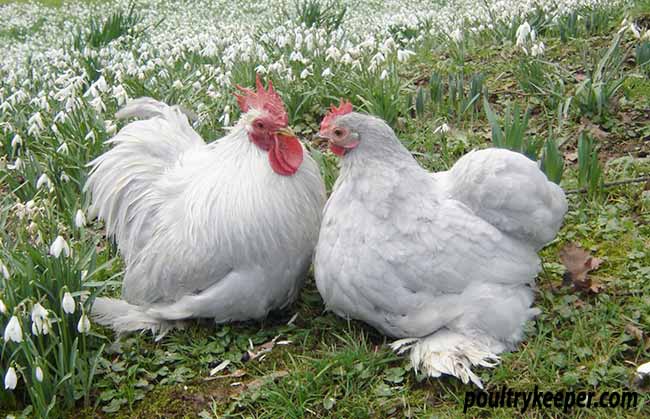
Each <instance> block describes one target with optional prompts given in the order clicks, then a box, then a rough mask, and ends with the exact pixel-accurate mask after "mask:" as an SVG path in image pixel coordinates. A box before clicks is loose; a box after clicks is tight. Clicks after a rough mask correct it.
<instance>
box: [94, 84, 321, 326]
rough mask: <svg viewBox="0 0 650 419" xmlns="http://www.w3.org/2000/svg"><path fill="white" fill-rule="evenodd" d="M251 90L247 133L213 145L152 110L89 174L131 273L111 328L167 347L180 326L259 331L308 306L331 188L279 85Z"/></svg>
mask: <svg viewBox="0 0 650 419" xmlns="http://www.w3.org/2000/svg"><path fill="white" fill-rule="evenodd" d="M239 89H240V90H241V91H242V94H241V95H239V96H238V97H237V100H238V103H239V106H240V108H241V110H242V116H241V118H240V120H239V122H238V123H237V124H236V126H235V127H233V128H232V129H231V130H230V132H229V133H228V135H226V136H225V137H224V138H222V139H220V140H218V141H215V142H212V143H209V144H206V143H205V142H204V141H203V140H202V139H201V137H200V136H199V135H198V134H197V133H196V132H195V131H194V130H193V129H192V127H191V126H190V125H189V123H188V120H187V118H186V116H185V115H184V114H183V113H182V112H181V110H180V108H178V107H177V106H172V107H170V106H167V105H165V104H164V103H160V102H157V101H155V100H153V99H150V98H141V99H137V100H134V101H132V102H131V103H129V104H128V105H127V106H126V107H125V108H124V109H122V110H121V111H120V112H118V114H117V116H118V117H119V118H128V117H140V118H145V119H144V120H139V121H134V122H131V123H130V124H128V125H127V126H125V127H124V128H123V129H122V130H121V131H120V132H119V133H118V134H117V135H116V136H115V137H114V138H113V139H111V140H110V141H109V143H111V144H113V148H112V149H111V150H109V151H107V152H105V153H104V154H103V155H101V156H99V157H98V158H97V159H95V160H94V161H92V162H91V163H89V166H92V171H91V175H90V177H89V179H88V182H87V184H86V189H87V190H88V191H89V192H90V194H91V197H92V207H91V210H94V211H95V212H96V213H97V214H98V215H99V217H100V218H102V219H104V220H105V223H106V229H107V233H108V234H109V235H110V236H113V237H114V238H115V241H116V242H117V245H118V248H119V250H120V252H121V254H122V255H123V257H124V260H125V263H126V271H125V276H124V283H123V286H122V298H123V300H117V299H111V298H98V299H96V301H95V303H94V305H93V309H92V314H93V316H94V317H95V318H96V320H97V321H98V322H99V323H101V324H104V325H108V326H110V327H112V328H113V329H114V330H116V331H117V332H128V331H135V330H139V329H150V330H152V331H153V332H154V333H155V334H158V335H159V336H162V335H163V334H164V333H165V332H166V331H167V330H169V328H171V327H173V326H174V325H175V324H176V321H178V320H183V319H188V318H212V319H214V321H215V322H217V323H222V322H228V321H235V320H247V319H258V318H262V317H264V316H265V315H266V314H267V313H268V312H269V311H270V310H272V309H275V308H281V307H283V306H285V305H287V304H288V303H289V302H291V301H292V300H293V299H294V298H295V297H296V295H297V293H298V290H299V288H300V285H301V283H302V279H303V277H304V275H305V273H306V271H307V270H308V269H309V266H310V262H311V257H312V253H313V250H314V246H315V244H316V241H317V238H318V230H319V226H320V218H321V211H322V208H323V204H324V202H325V187H324V184H323V181H322V179H321V176H320V172H319V168H318V166H317V164H316V163H315V162H314V161H313V160H312V159H311V157H309V155H307V154H306V153H305V150H304V149H303V146H302V144H301V143H300V142H299V141H298V139H296V137H295V136H294V135H293V134H292V132H291V130H290V129H288V128H287V122H288V117H287V113H286V111H285V109H284V104H283V103H282V100H281V98H280V96H279V95H278V94H277V93H276V92H275V91H274V89H273V86H272V84H271V83H270V82H269V85H268V89H265V88H264V86H263V85H262V83H261V82H260V80H259V78H258V79H257V91H252V90H249V89H243V88H239Z"/></svg>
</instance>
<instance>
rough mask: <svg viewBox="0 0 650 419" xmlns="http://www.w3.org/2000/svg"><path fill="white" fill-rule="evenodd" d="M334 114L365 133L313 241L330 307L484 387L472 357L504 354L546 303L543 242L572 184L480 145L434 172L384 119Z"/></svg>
mask: <svg viewBox="0 0 650 419" xmlns="http://www.w3.org/2000/svg"><path fill="white" fill-rule="evenodd" d="M334 123H335V124H336V126H337V127H343V128H345V129H348V130H350V132H352V133H354V134H355V135H358V138H359V140H360V142H359V144H358V146H356V148H354V149H352V150H349V151H348V152H347V154H345V156H344V157H342V163H341V164H342V167H341V173H340V176H339V179H338V180H337V182H336V184H335V186H334V190H333V192H332V195H331V196H330V198H329V200H328V202H327V204H326V207H325V210H324V214H323V221H322V225H321V232H320V238H319V242H318V245H317V247H316V255H315V275H316V283H317V286H318V289H319V291H320V293H321V295H322V296H323V299H324V300H325V303H326V305H327V307H328V308H329V309H331V310H333V311H334V312H336V313H337V314H339V315H341V316H345V317H351V318H355V319H359V320H363V321H365V322H367V323H369V324H371V325H372V326H374V327H376V328H377V329H379V330H380V331H382V332H383V333H385V334H387V335H389V336H393V337H397V338H405V339H403V340H400V341H397V342H395V343H394V345H393V347H394V348H395V349H396V350H398V351H400V352H404V351H408V350H410V352H411V360H412V362H413V365H414V367H415V368H417V369H421V370H423V371H424V372H425V373H427V374H428V375H431V376H439V375H440V374H441V373H446V374H452V375H455V376H457V377H459V378H461V379H462V380H463V381H464V382H467V381H468V380H471V381H473V382H474V383H476V384H477V385H479V386H480V385H481V382H480V380H479V379H478V377H477V376H476V375H474V373H473V372H472V371H471V366H472V365H484V366H490V365H494V363H495V362H498V354H499V353H500V352H503V351H504V350H508V349H512V348H514V346H515V344H516V343H517V342H519V341H520V340H521V339H522V326H523V324H524V322H525V321H526V320H529V319H531V318H533V316H534V315H535V314H536V313H537V312H538V311H537V310H536V309H534V308H531V304H532V302H533V288H534V279H535V277H536V275H537V273H538V272H539V270H540V260H539V257H538V256H537V254H536V251H537V250H538V249H539V248H540V247H541V246H543V245H544V244H545V243H547V242H548V241H550V240H552V239H553V238H554V237H555V235H556V234H557V231H558V229H559V227H560V225H561V222H562V219H563V216H564V213H565V212H566V209H567V204H566V200H565V198H564V193H563V192H562V190H561V189H560V188H559V187H558V186H557V185H555V184H553V183H551V182H549V181H548V180H547V179H546V177H545V176H544V174H543V173H542V172H541V171H540V170H539V169H538V168H537V165H536V164H535V163H534V162H532V161H530V160H529V159H527V158H526V157H524V156H523V155H520V154H517V153H514V152H510V151H507V150H497V149H488V150H482V151H475V152H472V153H469V154H467V155H466V156H464V157H463V158H461V159H460V160H459V161H458V162H457V163H456V165H454V167H453V168H452V169H451V170H449V171H447V172H441V173H436V174H433V175H432V174H430V173H428V172H426V171H425V170H423V169H422V168H421V167H420V166H419V165H418V163H417V162H416V161H415V159H413V157H412V156H411V155H410V153H409V152H408V150H406V149H405V148H404V147H403V146H402V144H401V143H400V142H399V140H398V139H397V138H396V137H395V135H394V133H393V132H392V130H391V129H390V128H389V127H388V126H387V125H386V124H385V123H384V122H383V121H381V120H379V119H377V118H374V117H370V116H367V115H362V114H357V113H350V114H346V115H343V116H338V117H337V118H336V120H335V122H334ZM355 138H356V137H355Z"/></svg>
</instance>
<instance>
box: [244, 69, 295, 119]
mask: <svg viewBox="0 0 650 419" xmlns="http://www.w3.org/2000/svg"><path fill="white" fill-rule="evenodd" d="M255 84H256V86H257V91H256V92H254V91H253V90H251V89H247V88H245V87H241V86H239V85H237V86H236V87H237V89H239V90H241V92H242V93H243V94H241V95H238V94H235V97H236V98H237V103H238V104H239V108H240V109H241V110H242V112H248V111H249V110H250V109H251V108H253V109H257V110H260V111H261V110H265V111H267V112H268V113H269V114H271V116H273V117H274V118H276V119H278V122H280V123H282V124H283V125H287V123H288V122H289V117H288V116H287V111H286V110H285V109H284V103H283V102H282V98H281V97H280V95H278V94H277V93H276V91H275V90H274V89H273V83H272V82H271V80H269V86H268V88H267V89H264V85H263V84H262V81H261V80H260V75H259V74H257V75H256V76H255Z"/></svg>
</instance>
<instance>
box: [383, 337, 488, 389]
mask: <svg viewBox="0 0 650 419" xmlns="http://www.w3.org/2000/svg"><path fill="white" fill-rule="evenodd" d="M391 348H392V349H393V350H394V351H395V352H396V353H397V354H398V355H402V354H404V353H407V352H410V359H411V364H412V365H413V368H415V370H416V371H422V372H423V373H424V374H426V375H428V376H430V377H440V376H441V375H442V374H448V375H453V376H454V377H457V378H458V379H460V380H461V381H462V382H463V383H465V384H467V383H468V382H470V381H471V382H472V383H474V384H475V385H476V386H478V387H479V388H480V389H483V383H482V382H481V379H480V378H479V377H478V376H477V375H476V374H474V372H472V369H471V368H472V367H473V366H481V367H488V368H492V367H495V366H496V365H498V364H499V362H500V358H499V356H498V355H497V354H496V353H495V351H492V350H491V349H490V348H489V347H488V345H485V344H482V343H481V342H479V341H478V340H476V339H472V338H469V337H467V336H464V335H461V334H460V333H455V332H452V331H450V330H446V329H442V330H440V331H438V332H436V333H434V334H432V335H429V336H427V337H424V338H407V339H400V340H398V341H395V342H393V343H392V344H391Z"/></svg>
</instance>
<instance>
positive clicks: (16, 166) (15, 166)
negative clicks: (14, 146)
mask: <svg viewBox="0 0 650 419" xmlns="http://www.w3.org/2000/svg"><path fill="white" fill-rule="evenodd" d="M24 165H25V164H24V163H23V160H22V159H21V158H20V157H18V158H17V159H16V160H15V161H14V164H8V165H7V169H9V170H16V171H20V170H22V168H23V166H24Z"/></svg>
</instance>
